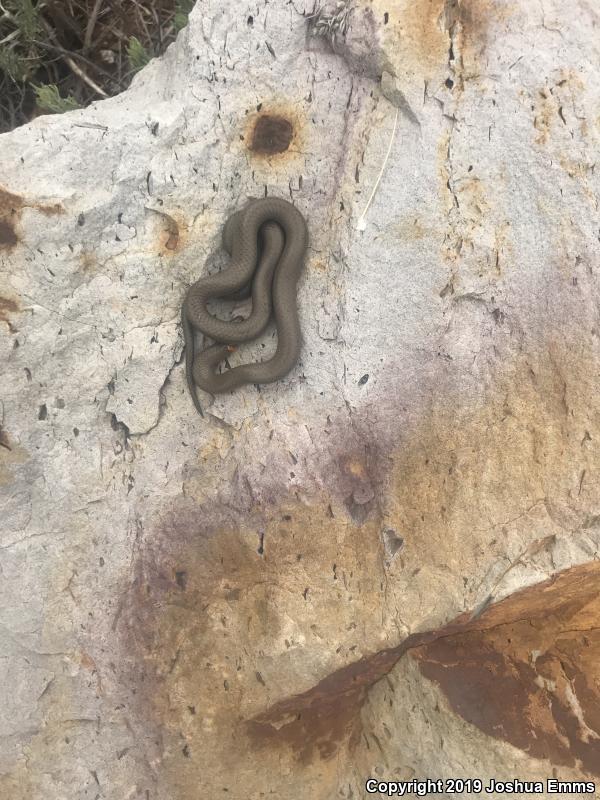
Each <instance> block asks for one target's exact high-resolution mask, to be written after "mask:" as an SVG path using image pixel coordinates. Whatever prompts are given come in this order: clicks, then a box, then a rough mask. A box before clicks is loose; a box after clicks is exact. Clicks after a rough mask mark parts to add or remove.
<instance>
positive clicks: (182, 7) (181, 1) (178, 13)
mask: <svg viewBox="0 0 600 800" xmlns="http://www.w3.org/2000/svg"><path fill="white" fill-rule="evenodd" d="M194 3H195V0H178V2H177V3H176V4H175V16H174V17H173V27H174V28H175V30H176V31H180V30H181V29H182V28H185V26H186V25H187V24H188V17H189V14H190V11H191V10H192V8H193V7H194Z"/></svg>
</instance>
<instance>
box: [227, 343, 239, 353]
mask: <svg viewBox="0 0 600 800" xmlns="http://www.w3.org/2000/svg"><path fill="white" fill-rule="evenodd" d="M227 350H228V351H229V352H230V353H235V351H236V350H237V347H236V346H235V345H234V344H228V345H227Z"/></svg>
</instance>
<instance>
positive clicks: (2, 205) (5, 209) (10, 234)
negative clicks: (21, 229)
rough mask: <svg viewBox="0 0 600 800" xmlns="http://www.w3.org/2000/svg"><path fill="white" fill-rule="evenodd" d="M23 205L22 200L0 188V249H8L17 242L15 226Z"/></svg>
mask: <svg viewBox="0 0 600 800" xmlns="http://www.w3.org/2000/svg"><path fill="white" fill-rule="evenodd" d="M23 205H24V201H23V198H21V197H19V196H18V195H16V194H12V193H11V192H8V191H6V190H5V189H2V188H0V249H4V248H6V249H10V248H12V247H14V245H15V244H16V243H17V242H18V241H19V237H18V236H17V231H16V227H15V225H16V221H17V219H18V214H19V212H20V211H21V209H22V208H23Z"/></svg>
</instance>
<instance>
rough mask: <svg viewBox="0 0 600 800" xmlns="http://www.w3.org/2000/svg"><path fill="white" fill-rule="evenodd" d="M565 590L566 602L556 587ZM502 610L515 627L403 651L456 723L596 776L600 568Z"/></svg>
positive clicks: (572, 573) (599, 767)
mask: <svg viewBox="0 0 600 800" xmlns="http://www.w3.org/2000/svg"><path fill="white" fill-rule="evenodd" d="M568 582H571V584H572V586H571V589H573V588H574V587H577V591H576V592H575V593H574V596H573V591H571V592H570V594H571V597H568V598H565V596H564V595H561V594H560V593H559V586H560V584H562V588H564V586H565V584H566V583H568ZM538 592H539V596H540V598H541V597H543V599H544V601H545V607H542V606H541V605H540V602H539V600H538V599H537V598H535V595H536V587H532V588H531V589H530V590H526V591H525V592H522V593H520V594H519V596H518V597H515V598H511V599H510V601H505V603H506V605H508V604H509V602H510V604H512V606H513V610H514V611H516V610H517V609H518V612H519V613H518V618H517V620H516V621H515V622H506V623H504V624H496V625H494V626H493V627H490V628H484V629H482V630H469V631H467V632H465V633H458V634H456V635H454V636H450V637H445V638H444V639H438V640H437V641H434V642H432V643H430V644H427V645H425V646H423V647H420V648H417V649H415V650H413V651H412V656H413V657H415V658H416V659H417V660H418V662H419V667H420V669H421V671H422V673H423V674H424V675H425V676H426V677H428V678H429V679H431V680H433V681H435V682H436V683H437V684H438V685H439V686H440V688H441V690H442V691H443V692H444V694H445V695H446V697H447V698H448V702H449V703H450V705H451V707H452V708H453V709H454V711H456V713H457V714H459V715H460V716H462V717H463V718H464V719H465V720H467V722H469V723H471V724H472V725H475V726H476V727H477V728H479V729H480V730H482V731H483V732H484V733H486V734H487V735H489V736H493V737H494V738H498V739H503V740H504V741H507V742H509V743H510V744H512V745H514V746H515V747H518V748H520V749H522V750H525V751H527V752H528V754H529V755H531V756H533V757H534V758H540V759H547V760H549V761H550V762H551V763H552V764H555V765H564V766H568V767H581V768H583V769H584V770H585V771H586V772H587V773H589V774H590V775H594V776H597V777H598V776H600V565H598V564H592V565H588V566H587V567H585V568H574V569H573V570H569V571H567V572H566V573H563V575H562V576H561V578H560V579H559V580H557V581H555V582H554V583H549V584H546V585H545V586H544V589H543V590H542V591H539V590H538ZM528 598H535V599H533V600H532V603H531V606H529V604H528Z"/></svg>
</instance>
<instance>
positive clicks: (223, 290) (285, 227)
mask: <svg viewBox="0 0 600 800" xmlns="http://www.w3.org/2000/svg"><path fill="white" fill-rule="evenodd" d="M307 244H308V230H307V226H306V221H305V220H304V217H303V216H302V214H301V213H300V212H299V211H298V209H296V208H295V207H294V206H293V205H292V204H291V203H288V202H287V201H286V200H282V199H279V198H275V197H265V198H261V199H252V200H251V201H250V202H249V203H248V205H247V206H246V207H245V208H244V209H242V210H241V211H238V212H236V213H235V214H233V215H232V216H231V217H230V218H229V219H228V220H227V222H226V223H225V226H224V228H223V246H224V248H225V249H226V250H227V251H228V252H229V253H230V254H231V264H230V266H229V267H228V268H227V269H225V270H223V271H222V272H218V273H216V274H215V275H209V276H207V277H204V278H200V280H198V281H196V283H194V284H192V286H190V288H189V289H188V292H187V294H186V297H185V300H184V302H183V307H182V312H181V321H182V326H183V337H184V344H185V362H186V378H187V382H188V387H189V390H190V393H191V395H192V399H193V401H194V405H195V407H196V409H197V410H198V411H199V413H200V414H202V408H201V406H200V403H199V401H198V398H197V395H196V385H197V386H199V387H200V388H201V389H203V390H204V391H206V392H210V393H211V394H217V393H219V392H228V391H231V390H232V389H237V388H238V387H239V386H242V385H243V384H246V383H272V382H273V381H277V380H279V379H280V378H283V376H284V375H286V374H287V373H288V372H289V371H290V370H291V369H292V367H293V366H294V364H295V363H296V361H297V359H298V356H299V354H300V348H301V342H302V339H301V333H300V323H299V320H298V310H297V306H296V284H297V281H298V278H299V276H300V273H301V271H302V267H303V263H304V255H305V252H306V247H307ZM248 289H249V290H250V293H251V296H252V313H251V314H250V316H249V317H248V319H245V320H241V321H235V320H234V321H231V322H227V321H225V320H220V319H217V318H216V317H214V316H212V315H211V314H209V312H208V311H207V310H206V303H207V302H208V300H210V299H212V298H229V299H232V298H240V297H244V296H247V295H248ZM271 313H273V316H274V318H275V323H276V325H277V349H276V351H275V355H274V356H273V357H272V358H270V359H269V360H268V361H264V362H261V363H252V364H242V365H241V366H238V367H234V368H233V369H230V370H228V371H227V372H224V373H222V374H217V373H216V372H215V369H216V367H217V365H218V364H219V363H220V362H221V361H224V360H225V359H226V358H227V356H228V354H229V353H230V352H231V351H232V350H235V347H234V346H233V345H234V344H237V343H241V342H247V341H249V340H251V339H254V338H256V337H257V336H259V335H260V334H261V333H262V332H263V331H264V329H265V328H266V326H267V324H268V322H269V319H270V318H271ZM195 329H197V330H199V331H201V332H202V333H203V334H204V335H205V336H208V337H210V338H211V339H213V340H214V342H215V344H213V345H210V346H209V347H207V348H206V349H205V350H203V351H202V352H201V353H199V354H195V347H194V331H195Z"/></svg>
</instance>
